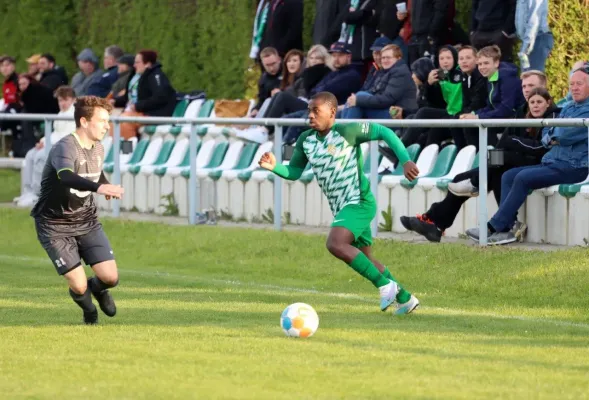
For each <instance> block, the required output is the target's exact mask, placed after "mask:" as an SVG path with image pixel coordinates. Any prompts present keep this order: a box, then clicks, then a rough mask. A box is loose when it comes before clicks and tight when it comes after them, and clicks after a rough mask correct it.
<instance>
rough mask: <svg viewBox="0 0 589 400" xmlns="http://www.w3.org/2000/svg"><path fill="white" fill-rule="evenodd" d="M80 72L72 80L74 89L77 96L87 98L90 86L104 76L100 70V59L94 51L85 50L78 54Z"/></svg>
mask: <svg viewBox="0 0 589 400" xmlns="http://www.w3.org/2000/svg"><path fill="white" fill-rule="evenodd" d="M77 60H78V67H79V68H80V71H78V72H77V73H76V74H75V75H74V76H73V78H72V88H73V89H74V91H75V92H76V96H78V97H79V96H86V95H87V94H88V91H89V89H90V86H92V84H93V83H94V82H96V81H98V80H100V77H101V75H102V70H101V69H100V68H98V57H96V54H94V52H93V51H92V49H84V50H82V51H81V52H80V54H78V57H77Z"/></svg>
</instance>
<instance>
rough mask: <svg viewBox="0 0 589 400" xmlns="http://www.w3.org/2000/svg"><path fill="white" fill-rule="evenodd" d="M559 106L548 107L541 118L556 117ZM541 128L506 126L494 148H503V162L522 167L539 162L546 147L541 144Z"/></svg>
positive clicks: (558, 112) (510, 165) (546, 150)
mask: <svg viewBox="0 0 589 400" xmlns="http://www.w3.org/2000/svg"><path fill="white" fill-rule="evenodd" d="M559 114H560V108H558V107H556V106H552V107H550V108H549V109H548V110H547V111H546V113H544V116H543V117H542V118H557V117H558V115H559ZM541 140H542V128H515V127H511V128H506V129H505V131H504V132H503V135H501V139H500V140H499V143H497V146H496V148H498V149H503V150H504V164H505V165H506V166H509V167H523V166H526V165H536V164H540V163H541V161H542V157H543V156H544V154H546V152H548V149H547V148H545V147H544V146H543V145H542V142H541Z"/></svg>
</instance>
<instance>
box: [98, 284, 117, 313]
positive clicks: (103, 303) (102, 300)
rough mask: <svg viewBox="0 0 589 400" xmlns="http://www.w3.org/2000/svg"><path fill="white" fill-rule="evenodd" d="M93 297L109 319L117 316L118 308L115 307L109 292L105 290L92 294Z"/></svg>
mask: <svg viewBox="0 0 589 400" xmlns="http://www.w3.org/2000/svg"><path fill="white" fill-rule="evenodd" d="M92 295H93V296H94V298H95V299H96V301H97V302H98V304H99V305H100V309H101V310H102V312H103V313H105V314H106V315H107V316H109V317H114V316H115V314H116V313H117V306H116V305H115V301H114V299H113V298H112V295H111V294H110V292H109V291H108V290H103V291H102V292H98V293H95V292H92Z"/></svg>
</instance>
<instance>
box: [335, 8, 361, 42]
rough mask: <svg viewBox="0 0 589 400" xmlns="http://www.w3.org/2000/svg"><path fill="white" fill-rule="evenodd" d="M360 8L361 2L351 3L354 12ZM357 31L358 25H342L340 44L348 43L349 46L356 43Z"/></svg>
mask: <svg viewBox="0 0 589 400" xmlns="http://www.w3.org/2000/svg"><path fill="white" fill-rule="evenodd" d="M358 6H360V0H351V1H350V8H353V9H354V10H356V11H357V10H358ZM355 30H356V25H348V24H346V23H345V22H344V23H343V24H342V30H341V33H340V36H339V39H338V42H346V41H347V42H348V44H352V42H353V41H354V31H355Z"/></svg>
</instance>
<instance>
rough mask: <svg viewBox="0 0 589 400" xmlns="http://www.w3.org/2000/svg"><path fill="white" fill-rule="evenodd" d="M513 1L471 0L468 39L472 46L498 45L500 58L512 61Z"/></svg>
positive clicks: (514, 1) (514, 0)
mask: <svg viewBox="0 0 589 400" xmlns="http://www.w3.org/2000/svg"><path fill="white" fill-rule="evenodd" d="M527 1H528V2H529V1H530V0H527ZM515 3H516V0H472V21H471V27H470V41H471V43H472V45H473V46H474V47H476V48H477V49H478V50H480V49H482V48H483V47H487V46H492V45H496V46H499V48H500V49H501V54H502V58H501V60H502V61H509V62H511V61H513V45H514V39H515Z"/></svg>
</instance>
